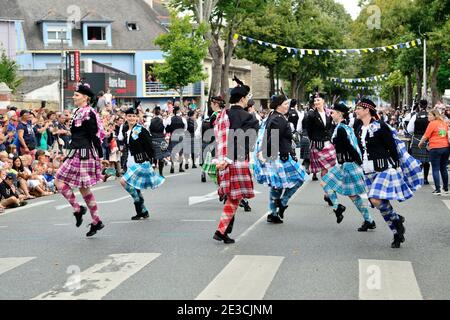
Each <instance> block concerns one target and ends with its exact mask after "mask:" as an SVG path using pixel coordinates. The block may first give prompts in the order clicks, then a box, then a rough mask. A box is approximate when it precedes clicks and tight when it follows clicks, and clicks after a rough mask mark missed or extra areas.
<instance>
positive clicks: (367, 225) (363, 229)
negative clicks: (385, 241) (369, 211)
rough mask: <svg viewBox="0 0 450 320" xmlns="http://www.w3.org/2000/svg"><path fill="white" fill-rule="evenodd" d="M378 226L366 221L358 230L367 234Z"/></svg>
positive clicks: (373, 222)
mask: <svg viewBox="0 0 450 320" xmlns="http://www.w3.org/2000/svg"><path fill="white" fill-rule="evenodd" d="M376 227H377V226H376V225H375V221H372V223H370V222H368V221H364V223H363V224H362V226H361V227H359V228H358V231H359V232H366V231H367V230H369V229H371V230H373V229H375V228H376Z"/></svg>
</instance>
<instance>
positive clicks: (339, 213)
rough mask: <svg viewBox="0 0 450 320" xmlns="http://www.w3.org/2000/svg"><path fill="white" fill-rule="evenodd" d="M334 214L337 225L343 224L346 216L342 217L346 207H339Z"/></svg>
mask: <svg viewBox="0 0 450 320" xmlns="http://www.w3.org/2000/svg"><path fill="white" fill-rule="evenodd" d="M333 211H334V213H335V214H336V219H337V220H336V222H337V223H341V222H342V220H343V219H344V216H343V215H342V214H343V213H344V211H345V207H344V206H343V205H342V204H339V205H338V208H337V209H336V210H333Z"/></svg>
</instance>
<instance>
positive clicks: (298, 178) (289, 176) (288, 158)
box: [254, 95, 307, 224]
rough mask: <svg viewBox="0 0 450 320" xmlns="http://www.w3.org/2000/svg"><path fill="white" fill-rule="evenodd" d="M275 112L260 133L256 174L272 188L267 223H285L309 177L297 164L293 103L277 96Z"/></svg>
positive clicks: (262, 182) (256, 156)
mask: <svg viewBox="0 0 450 320" xmlns="http://www.w3.org/2000/svg"><path fill="white" fill-rule="evenodd" d="M270 108H271V109H273V110H274V111H273V112H272V113H271V114H270V115H269V116H268V118H267V120H265V121H264V122H263V124H262V126H261V128H260V130H259V134H258V140H257V142H256V149H255V153H254V154H255V156H254V159H255V166H254V173H255V177H256V180H257V181H258V183H260V184H267V185H268V186H269V187H270V194H269V208H270V212H271V213H270V214H269V215H268V216H267V222H270V223H275V224H278V223H283V220H282V219H283V218H284V212H285V211H286V209H287V208H288V202H289V200H290V199H291V198H292V196H293V195H294V194H295V192H297V190H298V189H299V188H300V187H301V186H302V185H303V182H304V181H305V180H306V178H307V174H306V172H305V170H304V169H303V167H302V166H301V165H300V164H299V163H298V162H297V157H296V154H295V150H293V148H292V138H293V133H292V130H291V126H290V124H289V122H288V119H287V117H286V114H287V113H288V108H289V103H288V100H287V98H286V96H284V95H279V96H275V97H274V98H273V99H272V102H271V103H270Z"/></svg>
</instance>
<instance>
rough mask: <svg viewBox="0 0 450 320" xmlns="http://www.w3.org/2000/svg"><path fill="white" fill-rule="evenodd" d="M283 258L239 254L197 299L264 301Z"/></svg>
mask: <svg viewBox="0 0 450 320" xmlns="http://www.w3.org/2000/svg"><path fill="white" fill-rule="evenodd" d="M283 259H284V257H272V256H241V255H239V256H235V257H234V258H233V260H231V262H230V263H229V264H228V265H227V266H226V267H225V268H224V269H223V270H222V271H221V272H220V273H219V274H218V275H217V276H216V278H215V279H214V280H213V281H212V282H211V283H210V284H209V285H208V286H207V287H206V288H205V289H204V290H203V291H202V292H201V293H200V294H199V296H198V297H197V298H196V300H262V299H263V298H264V295H265V294H266V291H267V289H268V288H269V285H270V284H271V282H272V280H273V278H274V277H275V274H276V273H277V271H278V269H279V267H280V265H281V263H282V262H283Z"/></svg>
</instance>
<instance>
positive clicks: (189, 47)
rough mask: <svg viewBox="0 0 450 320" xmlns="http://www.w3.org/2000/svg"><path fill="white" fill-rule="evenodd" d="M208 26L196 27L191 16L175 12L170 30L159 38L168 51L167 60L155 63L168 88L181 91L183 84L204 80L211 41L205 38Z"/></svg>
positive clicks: (157, 42)
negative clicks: (205, 60) (180, 16)
mask: <svg viewBox="0 0 450 320" xmlns="http://www.w3.org/2000/svg"><path fill="white" fill-rule="evenodd" d="M205 28H206V26H205V25H204V24H201V25H199V26H197V27H193V25H192V24H191V20H190V17H189V16H185V17H183V18H178V17H177V16H176V15H175V14H174V13H172V15H171V25H170V30H169V32H168V33H166V34H161V35H159V36H158V37H157V38H156V39H155V44H156V45H158V46H160V47H161V50H162V51H163V52H164V58H165V62H164V63H161V64H157V65H156V66H155V74H156V76H157V78H158V79H159V80H160V81H161V82H162V83H163V84H164V85H165V86H166V87H167V88H168V89H174V90H177V91H178V92H180V94H181V91H182V89H183V87H185V86H187V85H189V84H191V83H195V82H198V81H201V80H204V79H205V78H206V77H207V75H206V74H205V73H204V72H203V59H205V57H206V54H207V48H208V42H206V41H205V40H204V39H203V33H204V32H205Z"/></svg>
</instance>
